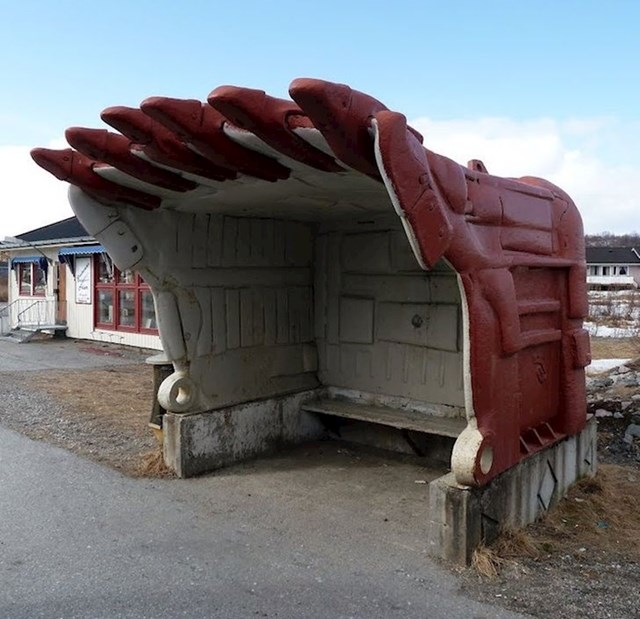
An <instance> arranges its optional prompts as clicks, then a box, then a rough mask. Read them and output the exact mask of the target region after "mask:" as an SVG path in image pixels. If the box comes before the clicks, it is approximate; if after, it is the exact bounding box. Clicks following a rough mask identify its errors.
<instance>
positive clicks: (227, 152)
mask: <svg viewBox="0 0 640 619" xmlns="http://www.w3.org/2000/svg"><path fill="white" fill-rule="evenodd" d="M141 108H142V110H143V112H144V113H145V114H147V115H148V116H149V117H151V118H153V119H154V120H156V121H158V122H159V123H161V124H162V125H164V126H165V127H166V128H167V129H168V130H170V131H171V132H173V133H174V134H176V135H178V136H179V137H180V139H181V140H182V141H184V142H186V143H187V144H189V145H191V146H192V147H193V148H195V149H196V150H197V151H198V152H199V153H201V154H202V156H203V157H206V158H207V159H209V160H211V161H212V162H213V163H214V164H216V165H219V166H224V167H228V168H230V169H233V170H234V171H237V172H240V173H242V174H247V175H249V176H253V177H255V178H260V179H262V180H265V181H277V180H282V179H286V178H288V177H289V174H290V170H289V168H287V167H285V166H283V165H282V164H281V163H279V162H278V161H276V160H275V159H272V158H271V157H268V156H266V155H263V154H261V153H257V152H255V151H253V150H250V149H248V148H245V147H244V146H242V145H240V144H238V143H237V142H235V141H233V140H232V139H230V138H229V137H228V136H227V135H226V133H225V131H224V127H225V125H226V124H228V122H229V121H228V119H227V118H226V117H225V116H223V115H222V114H220V113H219V112H218V111H216V110H214V109H213V108H212V107H210V106H209V105H206V104H203V103H201V102H200V101H196V100H194V99H172V98H169V97H151V98H149V99H146V100H145V101H143V102H142V104H141Z"/></svg>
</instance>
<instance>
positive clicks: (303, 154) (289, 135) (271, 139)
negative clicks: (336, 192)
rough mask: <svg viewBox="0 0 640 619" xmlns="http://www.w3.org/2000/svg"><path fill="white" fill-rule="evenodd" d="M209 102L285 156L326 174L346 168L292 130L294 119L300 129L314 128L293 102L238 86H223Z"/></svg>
mask: <svg viewBox="0 0 640 619" xmlns="http://www.w3.org/2000/svg"><path fill="white" fill-rule="evenodd" d="M207 100H208V101H209V105H211V106H212V107H213V108H215V109H216V110H218V112H220V113H221V114H223V115H224V116H225V117H226V118H228V119H229V120H231V122H233V123H234V124H235V125H237V126H238V127H241V128H242V129H245V130H247V131H251V132H252V133H254V134H255V135H257V136H258V137H259V138H260V139H262V140H263V141H264V142H266V143H267V144H269V145H270V146H272V147H273V148H274V149H275V150H277V151H278V152H280V153H282V154H283V155H286V156H287V157H291V158H292V159H295V160H296V161H301V162H302V163H306V164H307V165H309V166H311V167H314V168H318V169H319V170H324V171H325V172H340V171H341V170H342V169H343V168H342V167H341V166H339V165H338V164H337V163H336V160H335V159H334V158H333V157H330V156H329V155H326V154H325V153H323V152H321V151H319V150H317V149H316V148H314V147H313V146H311V145H310V144H309V143H308V142H305V141H304V140H302V139H300V138H299V137H298V136H296V135H295V134H294V133H293V132H292V131H291V130H290V125H289V121H290V119H291V120H292V124H294V126H297V127H301V126H305V125H306V126H308V127H312V126H313V125H312V124H311V122H310V121H309V120H308V119H307V118H306V116H305V115H304V114H303V112H302V110H301V109H300V108H299V107H298V106H297V105H296V104H295V103H293V101H286V100H284V99H276V98H275V97H270V96H269V95H267V94H266V93H265V92H264V91H263V90H253V89H251V88H238V87H236V86H220V87H218V88H216V89H215V90H214V91H213V92H212V93H211V94H210V95H209V97H208V99H207ZM305 121H306V122H305Z"/></svg>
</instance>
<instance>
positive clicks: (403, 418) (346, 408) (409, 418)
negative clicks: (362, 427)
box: [301, 398, 467, 438]
mask: <svg viewBox="0 0 640 619" xmlns="http://www.w3.org/2000/svg"><path fill="white" fill-rule="evenodd" d="M301 409H302V410H303V411H307V412H310V413H320V414H322V415H332V416H334V417H345V418H347V419H357V420H358V421H368V422H369V423H376V424H380V425H383V426H392V427H394V428H399V429H402V430H415V431H417V432H425V433H427V434H438V435H440V436H450V437H453V438H456V437H457V436H459V434H460V432H462V430H464V428H465V427H466V425H467V421H466V419H461V418H459V417H435V416H432V415H428V414H426V413H421V412H418V411H413V410H402V409H395V408H390V407H382V406H372V405H368V404H358V403H355V402H349V401H346V400H333V399H329V398H323V399H320V400H311V401H310V402H305V403H304V404H303V405H302V406H301Z"/></svg>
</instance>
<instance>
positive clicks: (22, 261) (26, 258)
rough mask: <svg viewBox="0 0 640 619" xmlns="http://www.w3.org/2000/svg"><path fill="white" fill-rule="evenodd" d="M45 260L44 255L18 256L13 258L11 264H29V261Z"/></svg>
mask: <svg viewBox="0 0 640 619" xmlns="http://www.w3.org/2000/svg"><path fill="white" fill-rule="evenodd" d="M40 260H44V258H43V256H16V257H15V258H11V266H13V265H14V264H27V263H29V262H40Z"/></svg>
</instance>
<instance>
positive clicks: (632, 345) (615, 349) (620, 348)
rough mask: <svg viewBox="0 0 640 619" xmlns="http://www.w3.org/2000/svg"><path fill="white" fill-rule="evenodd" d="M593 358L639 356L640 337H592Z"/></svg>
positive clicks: (631, 357) (629, 357)
mask: <svg viewBox="0 0 640 619" xmlns="http://www.w3.org/2000/svg"><path fill="white" fill-rule="evenodd" d="M591 356H592V357H593V358H594V359H633V358H635V357H638V356H640V337H617V338H611V337H592V338H591Z"/></svg>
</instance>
